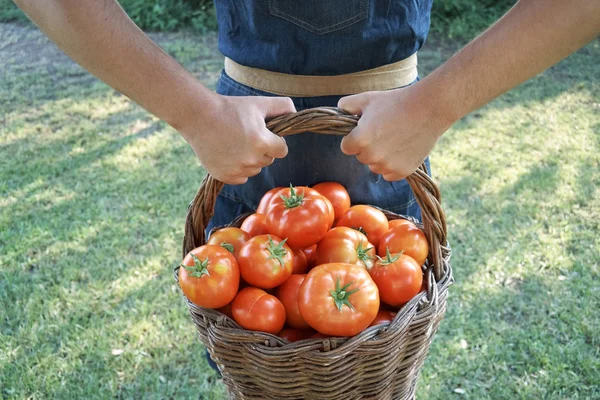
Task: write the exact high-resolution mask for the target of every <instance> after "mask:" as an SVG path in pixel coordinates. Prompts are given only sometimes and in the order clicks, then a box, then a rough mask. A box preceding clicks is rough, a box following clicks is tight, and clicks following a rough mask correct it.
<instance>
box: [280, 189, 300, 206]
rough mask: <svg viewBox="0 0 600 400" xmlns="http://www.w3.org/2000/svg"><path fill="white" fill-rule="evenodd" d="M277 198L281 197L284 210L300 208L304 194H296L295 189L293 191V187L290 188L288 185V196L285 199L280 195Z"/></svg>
mask: <svg viewBox="0 0 600 400" xmlns="http://www.w3.org/2000/svg"><path fill="white" fill-rule="evenodd" d="M279 197H281V200H283V204H284V205H285V208H296V207H300V206H301V205H302V202H303V201H304V193H302V194H297V193H296V189H294V187H293V186H292V184H291V183H290V196H289V197H286V196H284V195H282V194H280V195H279Z"/></svg>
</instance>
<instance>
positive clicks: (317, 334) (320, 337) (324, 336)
mask: <svg viewBox="0 0 600 400" xmlns="http://www.w3.org/2000/svg"><path fill="white" fill-rule="evenodd" d="M330 337H331V336H329V335H325V334H323V333H321V332H317V333H315V334H314V335H312V336H311V338H313V339H327V338H330Z"/></svg>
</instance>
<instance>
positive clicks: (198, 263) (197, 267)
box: [181, 253, 210, 278]
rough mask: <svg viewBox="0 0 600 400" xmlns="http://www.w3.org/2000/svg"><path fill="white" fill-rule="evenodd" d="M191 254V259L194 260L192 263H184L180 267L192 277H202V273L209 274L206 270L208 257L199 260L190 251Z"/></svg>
mask: <svg viewBox="0 0 600 400" xmlns="http://www.w3.org/2000/svg"><path fill="white" fill-rule="evenodd" d="M190 256H192V260H194V265H185V264H181V267H183V269H185V270H186V271H187V272H189V273H190V276H193V277H194V278H202V276H203V275H208V276H210V273H209V272H208V257H207V258H206V259H204V260H200V259H199V258H198V257H197V256H196V255H195V254H193V253H190Z"/></svg>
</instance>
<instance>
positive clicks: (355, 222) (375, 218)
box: [336, 205, 389, 246]
mask: <svg viewBox="0 0 600 400" xmlns="http://www.w3.org/2000/svg"><path fill="white" fill-rule="evenodd" d="M336 226H347V227H349V228H354V229H356V230H358V231H360V232H362V233H364V234H365V235H366V236H367V239H369V242H370V243H373V245H374V246H377V244H378V243H379V238H380V237H381V236H382V235H383V234H384V233H386V232H387V231H388V230H389V224H388V220H387V218H386V217H385V214H384V213H383V212H381V211H380V210H378V209H376V208H374V207H371V206H365V205H357V206H352V207H350V209H349V210H348V211H347V212H346V213H345V214H344V215H342V218H340V220H339V221H338V222H337V224H336Z"/></svg>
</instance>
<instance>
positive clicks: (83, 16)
mask: <svg viewBox="0 0 600 400" xmlns="http://www.w3.org/2000/svg"><path fill="white" fill-rule="evenodd" d="M14 1H15V3H16V4H17V5H18V6H19V7H20V8H21V9H22V10H23V11H24V12H25V13H26V14H27V15H28V16H29V18H31V20H33V22H35V23H36V24H37V25H38V27H39V28H40V29H41V30H42V31H43V32H44V33H45V34H46V35H47V36H48V37H49V38H50V39H52V40H53V41H54V42H55V43H56V44H57V45H58V47H60V48H61V50H63V51H64V52H65V53H66V54H67V55H68V56H70V57H71V58H72V59H73V60H75V61H76V62H77V63H79V64H80V65H82V66H83V67H84V68H85V69H87V70H88V71H90V72H91V73H92V74H94V75H95V76H96V77H98V78H99V79H101V80H103V81H104V82H106V83H107V84H109V85H110V86H112V87H113V88H115V89H117V90H118V91H120V92H122V93H123V94H125V95H126V96H128V97H129V98H131V99H132V100H134V101H135V102H137V103H139V104H140V105H141V106H142V107H144V108H146V109H147V110H148V111H150V112H151V113H153V114H154V115H156V116H157V117H159V118H161V119H163V120H164V121H166V122H167V123H169V124H170V125H171V126H173V127H174V128H175V129H177V130H178V131H179V132H180V133H181V134H182V136H183V137H184V138H185V139H186V140H187V141H188V142H189V143H190V145H191V146H192V148H193V149H194V151H195V152H196V155H197V156H198V158H199V159H200V161H201V162H202V163H203V165H204V166H205V167H206V168H207V169H208V171H209V172H210V173H211V174H213V176H215V177H216V178H217V179H220V180H222V181H224V182H226V183H243V182H245V181H246V178H247V177H248V176H252V175H255V174H257V173H258V172H259V171H260V168H261V167H263V166H265V165H268V164H269V163H270V162H272V159H273V158H274V157H283V156H285V154H286V153H287V147H286V146H285V142H284V141H283V140H281V139H280V138H277V137H275V136H274V135H273V134H271V133H270V132H269V131H268V130H267V129H266V126H265V123H264V118H265V117H266V116H275V115H279V114H282V113H286V112H292V111H294V106H293V104H292V103H291V100H290V99H286V98H279V99H276V98H259V99H256V100H254V101H249V100H248V99H245V98H236V99H233V98H225V97H224V96H220V95H217V94H215V93H213V92H211V91H210V90H208V89H206V88H205V87H204V86H202V84H201V83H200V82H198V81H197V80H196V79H195V78H194V77H193V76H192V75H191V74H190V73H189V72H188V71H187V70H186V69H185V68H183V67H182V66H181V65H180V64H179V63H177V62H176V61H175V60H174V59H173V58H171V57H170V56H169V55H168V54H166V53H165V52H164V51H163V50H162V49H160V48H159V47H158V46H157V45H156V44H155V43H154V42H152V40H150V38H148V36H146V35H145V34H144V32H142V31H141V30H140V29H139V28H138V27H137V26H136V25H135V24H134V23H133V22H132V21H131V19H129V17H128V16H127V15H126V14H125V12H124V11H123V9H122V8H121V6H120V5H119V4H118V3H117V2H116V1H115V0H14ZM232 160H234V162H232Z"/></svg>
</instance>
